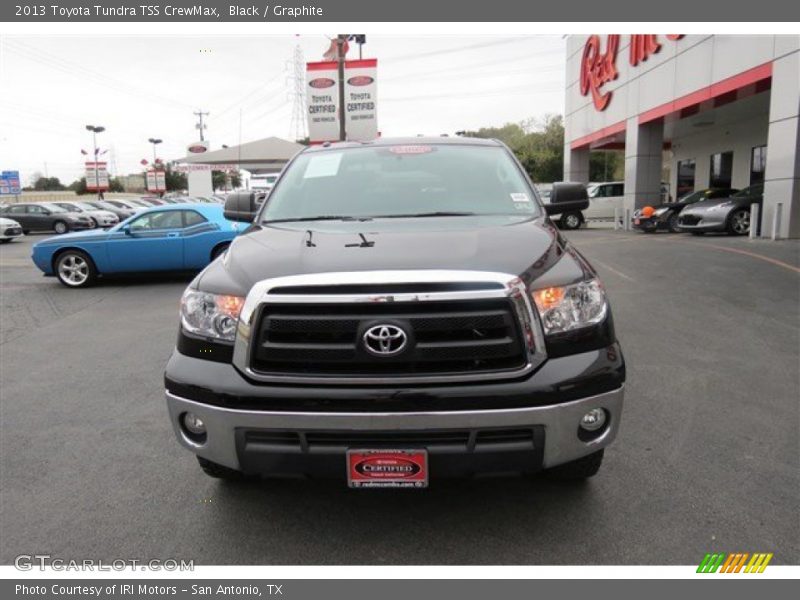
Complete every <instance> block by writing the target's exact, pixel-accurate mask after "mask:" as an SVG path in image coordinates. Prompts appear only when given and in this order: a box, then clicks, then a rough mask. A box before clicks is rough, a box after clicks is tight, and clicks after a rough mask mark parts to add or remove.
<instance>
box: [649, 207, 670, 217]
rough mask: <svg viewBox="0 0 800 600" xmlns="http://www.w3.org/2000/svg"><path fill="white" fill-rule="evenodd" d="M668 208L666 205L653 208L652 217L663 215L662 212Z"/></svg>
mask: <svg viewBox="0 0 800 600" xmlns="http://www.w3.org/2000/svg"><path fill="white" fill-rule="evenodd" d="M668 210H669V207H668V206H664V207H662V208H657V209H655V210H654V211H653V216H654V217H660V216H661V215H663V214H664V213H665V212H667V211H668Z"/></svg>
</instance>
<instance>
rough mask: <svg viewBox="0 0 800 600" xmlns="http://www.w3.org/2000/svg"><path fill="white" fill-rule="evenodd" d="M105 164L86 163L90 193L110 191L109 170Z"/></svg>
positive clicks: (87, 185) (87, 184) (87, 186)
mask: <svg viewBox="0 0 800 600" xmlns="http://www.w3.org/2000/svg"><path fill="white" fill-rule="evenodd" d="M106 166H107V165H106V163H104V162H93V161H87V162H86V189H87V190H88V191H90V192H105V191H106V190H108V187H109V186H108V170H107V169H106Z"/></svg>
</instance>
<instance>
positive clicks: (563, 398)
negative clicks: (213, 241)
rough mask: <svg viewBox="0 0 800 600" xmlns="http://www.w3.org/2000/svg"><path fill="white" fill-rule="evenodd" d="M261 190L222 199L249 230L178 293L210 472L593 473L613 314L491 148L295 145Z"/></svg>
mask: <svg viewBox="0 0 800 600" xmlns="http://www.w3.org/2000/svg"><path fill="white" fill-rule="evenodd" d="M557 185H558V184H557ZM569 189H575V186H572V188H569V187H567V188H565V189H564V190H562V192H560V194H561V197H562V200H563V201H567V200H568V198H567V196H568V193H569ZM581 194H582V195H583V196H585V190H578V195H579V196H580V197H579V198H578V201H580V200H581V198H582V197H583V196H581ZM258 200H260V199H259V198H257V197H256V194H253V193H240V194H234V195H232V196H230V197H229V198H228V200H227V202H226V206H225V214H226V217H227V218H229V219H234V220H239V221H247V222H250V223H251V225H250V227H249V228H248V230H247V231H246V232H245V233H244V234H242V235H240V236H239V237H238V238H236V239H235V240H234V242H233V243H232V244H231V246H230V247H229V249H228V250H227V252H226V253H225V254H224V255H223V256H221V257H220V258H218V259H217V260H215V261H214V262H212V263H211V264H210V265H209V266H208V267H207V268H206V269H205V270H204V271H202V272H201V273H200V274H199V275H198V276H197V277H196V278H195V279H194V281H192V283H191V284H190V285H189V287H188V288H187V289H186V291H185V293H184V295H183V299H182V303H181V311H180V312H181V316H180V331H179V334H178V341H177V347H176V349H175V351H174V353H173V355H172V357H171V358H170V360H169V363H168V365H167V368H166V374H165V385H166V401H167V406H168V409H169V417H170V420H171V422H172V425H173V427H174V430H175V433H176V435H177V437H178V440H179V441H180V443H181V444H183V445H184V446H185V447H186V448H188V449H189V450H191V451H192V452H194V453H195V454H196V455H197V457H198V459H199V462H200V465H201V467H202V468H203V470H204V471H205V472H206V473H208V474H209V475H211V476H214V477H220V478H241V477H244V476H253V475H298V474H302V475H307V476H334V477H340V478H341V479H342V480H343V481H347V483H348V485H350V486H351V487H359V488H368V487H425V486H427V485H428V482H429V479H436V478H438V477H444V476H461V477H463V476H472V475H477V474H482V473H490V472H517V473H535V472H537V471H541V470H542V469H546V470H547V473H549V474H551V475H553V476H558V477H563V478H585V477H590V476H592V475H594V474H595V473H596V472H597V470H598V469H599V467H600V463H601V461H602V457H603V450H604V448H605V447H606V446H607V445H608V444H610V443H611V442H612V441H613V440H614V438H615V436H616V434H617V431H618V428H619V423H620V416H621V413H622V403H623V388H624V381H625V363H624V360H623V356H622V352H621V350H620V347H619V344H618V342H617V339H616V337H615V333H614V326H613V323H612V317H611V309H610V307H609V304H608V301H607V298H606V294H605V291H604V288H603V285H602V283H601V282H600V281H599V279H598V277H597V274H596V272H595V271H594V269H593V268H592V266H591V265H590V264H589V263H588V262H587V260H586V259H585V258H584V257H583V256H582V255H581V254H580V252H578V251H577V250H576V249H575V248H574V247H573V246H572V245H571V244H570V243H569V242H568V241H567V240H566V239H565V238H564V237H563V236H562V235H561V233H560V232H559V230H558V229H557V228H556V226H555V225H554V224H553V222H552V221H551V219H550V217H549V216H548V214H547V212H548V210H550V211H551V212H553V213H557V212H559V211H560V210H563V207H560V206H559V204H560V203H557V204H556V205H555V206H554V207H552V208H546V207H545V205H543V204H542V202H541V200H540V199H539V197H538V195H537V193H536V191H535V189H534V186H533V185H532V183H531V181H530V180H529V179H528V177H527V175H526V173H525V172H524V170H523V169H522V167H521V166H520V165H519V163H518V162H517V161H516V159H515V158H514V156H513V154H512V153H511V152H510V151H509V150H508V149H507V148H506V147H505V146H504V145H503V144H501V143H500V142H497V141H493V140H479V139H469V138H457V139H453V138H432V139H429V138H412V139H380V140H377V141H375V142H371V143H355V142H346V143H335V144H324V145H321V146H315V147H310V148H308V149H305V150H303V151H302V152H300V153H299V154H298V155H297V156H296V157H295V158H293V159H292V160H291V161H290V163H289V164H288V165H287V167H286V169H285V170H284V171H283V173H282V174H281V176H280V178H279V179H278V181H277V183H276V184H275V187H274V188H273V189H272V191H271V193H270V194H269V197H268V198H267V199H266V201H264V202H258ZM567 206H568V204H567Z"/></svg>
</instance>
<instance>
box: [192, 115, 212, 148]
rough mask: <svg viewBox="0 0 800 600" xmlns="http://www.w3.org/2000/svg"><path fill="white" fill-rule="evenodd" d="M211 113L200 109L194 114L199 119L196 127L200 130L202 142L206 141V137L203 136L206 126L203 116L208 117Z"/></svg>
mask: <svg viewBox="0 0 800 600" xmlns="http://www.w3.org/2000/svg"><path fill="white" fill-rule="evenodd" d="M209 114H211V113H207V112H203V111H202V110H198V111H197V112H196V113H194V115H195V116H196V117H197V118H198V119H199V120H198V123H197V125H195V127H196V128H197V129H199V130H200V141H201V142H203V141H205V138H204V137H203V130H204V129H205V128H206V126H205V125H204V124H203V117H207V116H208V115H209Z"/></svg>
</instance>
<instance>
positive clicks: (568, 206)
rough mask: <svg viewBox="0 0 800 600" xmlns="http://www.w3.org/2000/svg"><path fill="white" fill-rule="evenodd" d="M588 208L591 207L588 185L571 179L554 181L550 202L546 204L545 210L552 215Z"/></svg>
mask: <svg viewBox="0 0 800 600" xmlns="http://www.w3.org/2000/svg"><path fill="white" fill-rule="evenodd" d="M587 208H589V195H588V193H587V192H586V186H585V185H584V184H582V183H572V182H569V181H560V182H558V183H554V184H553V190H552V191H551V192H550V203H549V204H545V205H544V210H545V212H546V213H547V214H548V215H551V216H552V215H560V214H561V213H565V212H572V211H581V210H586V209H587Z"/></svg>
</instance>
